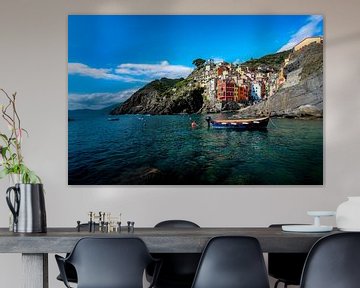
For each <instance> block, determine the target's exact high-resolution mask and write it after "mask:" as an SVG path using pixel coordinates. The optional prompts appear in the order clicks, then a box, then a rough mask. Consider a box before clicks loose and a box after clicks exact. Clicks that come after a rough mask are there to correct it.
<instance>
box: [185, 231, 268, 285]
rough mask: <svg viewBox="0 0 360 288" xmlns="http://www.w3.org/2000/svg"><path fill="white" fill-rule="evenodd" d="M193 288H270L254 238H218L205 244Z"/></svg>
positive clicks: (259, 249) (258, 247) (261, 256)
mask: <svg viewBox="0 0 360 288" xmlns="http://www.w3.org/2000/svg"><path fill="white" fill-rule="evenodd" d="M192 288H269V280H268V277H267V272H266V267H265V263H264V258H263V255H262V252H261V247H260V244H259V242H258V240H257V239H256V238H253V237H247V236H220V237H215V238H212V239H211V240H210V241H209V243H208V244H207V246H206V248H205V250H204V252H203V254H202V257H201V260H200V263H199V267H198V270H197V272H196V275H195V279H194V283H193V285H192Z"/></svg>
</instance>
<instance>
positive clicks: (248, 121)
mask: <svg viewBox="0 0 360 288" xmlns="http://www.w3.org/2000/svg"><path fill="white" fill-rule="evenodd" d="M269 119H270V117H269V116H266V117H260V118H244V119H223V120H221V119H220V120H213V119H212V118H211V117H210V116H208V117H206V121H207V122H208V127H209V128H210V127H212V128H217V129H238V130H264V129H266V127H267V125H268V123H269Z"/></svg>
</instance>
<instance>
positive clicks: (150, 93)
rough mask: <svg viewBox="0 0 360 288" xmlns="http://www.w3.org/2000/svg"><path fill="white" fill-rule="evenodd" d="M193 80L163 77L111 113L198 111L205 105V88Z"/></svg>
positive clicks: (165, 113)
mask: <svg viewBox="0 0 360 288" xmlns="http://www.w3.org/2000/svg"><path fill="white" fill-rule="evenodd" d="M192 82H193V81H189V80H188V79H187V80H184V79H167V78H162V79H160V80H155V81H153V82H151V83H149V84H147V85H146V86H145V87H143V88H142V89H140V90H138V91H137V92H135V93H134V94H133V95H132V96H131V97H130V98H129V99H128V100H127V101H125V102H124V104H122V105H121V106H119V107H117V108H115V109H114V110H112V111H111V113H110V114H112V115H118V114H160V115H167V114H179V113H188V114H191V113H198V112H199V111H200V110H201V108H202V106H203V102H204V101H203V95H202V94H203V92H204V90H203V88H198V87H196V85H193V83H192Z"/></svg>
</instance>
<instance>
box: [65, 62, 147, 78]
mask: <svg viewBox="0 0 360 288" xmlns="http://www.w3.org/2000/svg"><path fill="white" fill-rule="evenodd" d="M68 73H69V75H81V76H87V77H91V78H95V79H105V80H115V81H123V82H146V81H144V80H142V79H136V78H133V77H124V76H120V75H116V74H114V73H112V69H105V68H92V67H89V66H88V65H86V64H82V63H68Z"/></svg>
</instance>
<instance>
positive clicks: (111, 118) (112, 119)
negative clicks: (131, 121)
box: [107, 117, 119, 121]
mask: <svg viewBox="0 0 360 288" xmlns="http://www.w3.org/2000/svg"><path fill="white" fill-rule="evenodd" d="M107 120H108V121H119V118H113V117H109V118H108V119H107Z"/></svg>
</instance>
